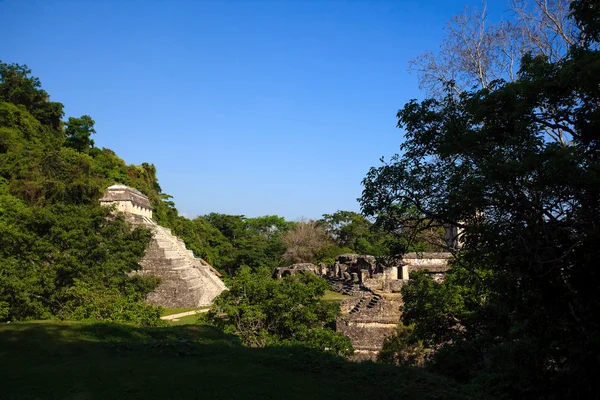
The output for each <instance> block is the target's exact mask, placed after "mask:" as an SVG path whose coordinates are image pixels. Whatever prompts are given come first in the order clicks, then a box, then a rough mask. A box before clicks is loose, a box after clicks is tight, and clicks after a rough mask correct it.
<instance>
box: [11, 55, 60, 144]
mask: <svg viewBox="0 0 600 400" xmlns="http://www.w3.org/2000/svg"><path fill="white" fill-rule="evenodd" d="M30 73H31V70H30V69H28V68H27V66H26V65H18V64H6V63H3V62H1V61H0V102H6V103H12V104H15V105H17V106H23V107H24V109H25V110H27V111H28V112H29V113H30V114H31V115H32V116H33V117H35V118H36V119H37V120H39V121H40V122H41V123H42V124H43V125H46V126H48V127H49V128H50V129H51V130H53V131H55V132H57V133H58V132H60V130H61V128H62V121H61V119H62V117H63V115H64V113H63V105H62V104H61V103H56V102H51V101H49V98H50V96H49V95H48V93H47V92H46V91H45V90H42V89H41V82H40V80H39V79H38V78H35V77H31V76H29V74H30Z"/></svg>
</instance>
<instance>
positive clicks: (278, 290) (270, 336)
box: [207, 266, 352, 355]
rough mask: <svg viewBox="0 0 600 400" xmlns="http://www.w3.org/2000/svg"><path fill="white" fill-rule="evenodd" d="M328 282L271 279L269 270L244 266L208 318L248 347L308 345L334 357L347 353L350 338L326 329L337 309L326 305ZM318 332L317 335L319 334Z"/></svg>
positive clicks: (306, 277)
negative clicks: (253, 270) (325, 294)
mask: <svg viewBox="0 0 600 400" xmlns="http://www.w3.org/2000/svg"><path fill="white" fill-rule="evenodd" d="M326 289H327V283H326V281H324V280H323V279H321V278H318V277H317V276H315V275H312V274H306V275H299V276H287V277H285V278H284V279H283V280H274V279H271V270H270V269H269V268H258V269H257V270H256V271H255V272H252V270H251V269H250V268H249V267H247V266H243V267H241V268H240V269H239V270H238V271H237V273H236V274H235V276H234V277H233V279H231V280H230V282H229V290H228V291H225V292H223V293H222V294H221V295H220V296H219V297H217V299H215V302H214V306H213V308H212V309H211V310H210V311H209V313H208V315H207V317H208V319H209V320H210V321H211V323H213V324H214V325H216V326H218V327H220V328H221V329H223V331H224V332H226V333H231V334H234V335H236V336H238V337H240V339H241V340H242V342H243V343H244V344H246V345H247V346H250V347H264V346H268V345H276V344H290V345H292V344H294V345H298V344H301V345H304V346H308V347H311V348H319V349H320V350H322V351H327V352H332V353H334V354H340V355H344V354H349V353H351V352H352V347H351V345H350V341H349V340H348V338H345V337H344V336H342V335H340V334H338V333H336V332H333V331H331V330H330V329H328V328H324V326H325V325H326V324H327V323H330V322H333V321H334V320H335V316H336V314H337V312H338V311H339V307H338V305H337V304H332V303H331V302H325V301H322V300H321V298H322V297H323V294H324V293H325V290H326ZM317 331H318V332H317Z"/></svg>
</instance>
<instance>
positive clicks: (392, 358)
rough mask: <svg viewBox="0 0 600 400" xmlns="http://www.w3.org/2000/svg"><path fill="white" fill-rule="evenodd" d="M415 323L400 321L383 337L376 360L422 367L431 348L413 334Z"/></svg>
mask: <svg viewBox="0 0 600 400" xmlns="http://www.w3.org/2000/svg"><path fill="white" fill-rule="evenodd" d="M414 330H415V325H414V324H413V325H408V326H407V325H404V324H402V323H400V324H399V325H398V327H397V328H396V332H395V333H394V334H393V335H391V336H388V337H386V338H385V340H384V342H383V346H382V348H381V351H380V352H379V355H378V356H377V361H379V362H382V363H385V364H394V365H402V366H414V367H422V366H423V365H424V364H425V360H426V359H427V356H428V355H429V354H430V352H431V350H429V349H427V348H426V347H425V346H424V344H423V341H422V340H419V339H417V338H416V337H415V335H414Z"/></svg>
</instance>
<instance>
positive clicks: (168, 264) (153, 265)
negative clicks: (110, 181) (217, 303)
mask: <svg viewBox="0 0 600 400" xmlns="http://www.w3.org/2000/svg"><path fill="white" fill-rule="evenodd" d="M100 203H101V204H102V205H103V206H113V207H114V208H115V210H116V211H119V212H122V213H124V215H125V217H126V218H127V220H129V221H130V222H131V223H133V224H134V225H141V226H144V227H146V228H148V229H150V230H151V231H152V234H153V237H152V241H151V242H150V245H149V246H148V249H147V250H146V254H145V255H144V257H143V258H142V260H141V261H140V265H141V266H142V270H141V271H139V272H138V273H140V274H143V275H156V276H159V277H160V278H161V282H160V285H159V286H158V287H157V288H156V289H155V290H154V291H153V292H152V293H150V294H149V295H148V298H147V302H148V303H150V304H155V305H160V306H163V307H202V306H208V305H210V304H212V301H213V299H214V298H215V297H217V296H218V295H219V294H220V293H221V292H222V291H223V290H225V289H226V287H225V284H224V283H223V282H222V281H221V279H220V278H219V277H220V274H219V273H218V271H216V270H215V269H214V268H212V267H211V266H210V265H209V264H208V263H206V262H205V261H204V260H202V259H201V258H196V257H195V256H194V254H193V252H192V251H191V250H188V249H187V248H186V247H185V243H184V242H183V240H181V239H179V238H177V237H176V236H173V234H172V233H171V230H170V229H167V228H164V227H162V226H160V225H158V224H157V223H156V222H154V221H153V220H152V206H151V205H150V201H149V200H148V197H146V196H145V195H143V194H142V193H141V192H139V191H138V190H136V189H134V188H131V187H128V186H125V185H113V186H110V187H109V188H108V189H107V190H106V192H105V193H104V196H102V198H101V199H100Z"/></svg>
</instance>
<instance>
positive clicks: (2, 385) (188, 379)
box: [0, 321, 477, 400]
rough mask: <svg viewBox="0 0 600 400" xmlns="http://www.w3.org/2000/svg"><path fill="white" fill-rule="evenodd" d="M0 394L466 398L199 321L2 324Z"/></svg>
mask: <svg viewBox="0 0 600 400" xmlns="http://www.w3.org/2000/svg"><path fill="white" fill-rule="evenodd" d="M0 376H1V377H2V380H1V382H0V390H1V391H0V393H1V397H2V398H3V399H113V398H115V399H116V398H127V399H137V398H140V399H145V400H147V399H194V398H204V399H280V398H286V399H349V398H357V397H358V398H361V399H371V398H373V399H387V398H395V399H404V398H406V399H409V398H410V399H432V398H435V399H465V398H477V396H472V393H467V392H465V390H464V388H461V387H459V386H458V385H456V384H454V383H452V382H449V381H447V380H446V379H444V378H441V377H439V376H436V375H433V374H429V373H427V372H426V371H422V370H418V369H412V368H396V367H391V366H385V365H377V364H373V363H362V364H357V363H352V362H348V361H346V360H345V359H342V358H339V357H334V356H330V355H327V354H323V353H319V352H316V351H312V350H308V349H306V348H302V347H271V348H265V349H251V348H247V347H244V346H242V345H241V343H240V342H239V340H238V339H237V338H236V337H234V336H230V335H226V334H224V333H223V332H221V331H219V330H218V329H216V328H214V327H211V326H207V325H184V326H175V327H168V328H140V327H133V326H128V325H119V324H86V323H76V322H55V321H49V322H32V323H15V324H4V325H0Z"/></svg>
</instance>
